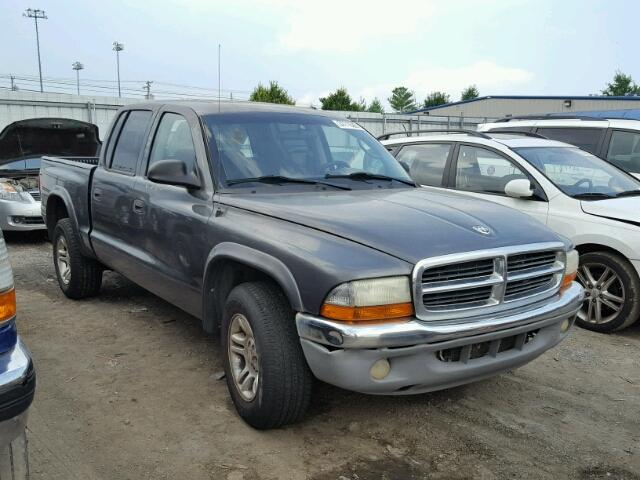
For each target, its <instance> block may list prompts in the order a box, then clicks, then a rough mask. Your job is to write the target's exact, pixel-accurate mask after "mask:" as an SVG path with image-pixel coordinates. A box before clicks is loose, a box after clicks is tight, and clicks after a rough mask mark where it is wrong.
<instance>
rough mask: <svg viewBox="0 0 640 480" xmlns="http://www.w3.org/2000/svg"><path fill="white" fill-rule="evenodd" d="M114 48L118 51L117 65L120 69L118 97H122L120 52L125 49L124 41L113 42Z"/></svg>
mask: <svg viewBox="0 0 640 480" xmlns="http://www.w3.org/2000/svg"><path fill="white" fill-rule="evenodd" d="M113 50H114V51H115V52H116V65H117V69H118V97H120V98H122V93H121V92H120V52H121V51H122V50H124V43H120V42H113Z"/></svg>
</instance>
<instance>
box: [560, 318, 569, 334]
mask: <svg viewBox="0 0 640 480" xmlns="http://www.w3.org/2000/svg"><path fill="white" fill-rule="evenodd" d="M569 327H571V320H569V319H568V318H565V320H564V321H563V322H562V323H561V324H560V331H561V332H562V333H564V332H566V331H567V330H569Z"/></svg>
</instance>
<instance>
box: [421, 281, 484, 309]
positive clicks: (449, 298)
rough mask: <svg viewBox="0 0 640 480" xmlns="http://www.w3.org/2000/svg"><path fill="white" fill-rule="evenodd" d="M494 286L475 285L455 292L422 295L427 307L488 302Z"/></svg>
mask: <svg viewBox="0 0 640 480" xmlns="http://www.w3.org/2000/svg"><path fill="white" fill-rule="evenodd" d="M492 290H493V287H492V286H491V285H488V286H484V287H475V288H470V289H468V290H456V291H453V292H443V293H427V294H425V295H423V296H422V303H423V305H424V306H425V307H427V308H429V307H444V306H447V305H454V306H459V305H464V304H469V303H477V302H487V301H489V300H490V298H491V292H492Z"/></svg>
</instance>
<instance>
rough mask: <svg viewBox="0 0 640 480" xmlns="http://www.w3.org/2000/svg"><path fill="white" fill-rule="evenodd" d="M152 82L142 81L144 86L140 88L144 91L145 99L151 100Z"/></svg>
mask: <svg viewBox="0 0 640 480" xmlns="http://www.w3.org/2000/svg"><path fill="white" fill-rule="evenodd" d="M152 83H153V82H152V81H149V80H147V81H146V82H145V83H144V87H142V89H143V90H144V91H145V92H146V93H145V95H144V98H145V99H147V100H152V99H153V95H151V84H152Z"/></svg>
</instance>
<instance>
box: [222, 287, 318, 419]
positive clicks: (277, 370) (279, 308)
mask: <svg viewBox="0 0 640 480" xmlns="http://www.w3.org/2000/svg"><path fill="white" fill-rule="evenodd" d="M221 341H222V347H223V348H222V351H223V352H224V368H225V374H226V380H227V387H228V388H229V393H230V394H231V398H232V400H233V403H234V405H235V407H236V409H237V411H238V413H239V414H240V416H241V417H242V418H243V419H244V421H246V422H247V423H248V424H249V425H251V426H252V427H254V428H258V429H269V428H278V427H281V426H283V425H286V424H290V423H294V422H297V421H299V420H300V419H301V418H302V417H303V416H304V413H305V411H306V409H307V406H308V405H309V400H310V398H311V385H312V382H313V377H312V375H311V372H310V370H309V368H308V366H307V363H306V361H305V358H304V354H303V352H302V347H301V346H300V338H299V337H298V333H297V331H296V328H295V320H294V315H293V311H292V310H291V307H290V306H289V303H288V301H287V299H286V298H285V296H284V294H283V293H282V291H281V290H280V289H279V288H278V287H277V286H276V285H273V284H271V283H268V282H250V283H243V284H241V285H238V286H237V287H235V288H234V289H233V290H232V291H231V293H230V294H229V297H228V299H227V303H226V305H225V309H224V314H223V318H222V334H221Z"/></svg>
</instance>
